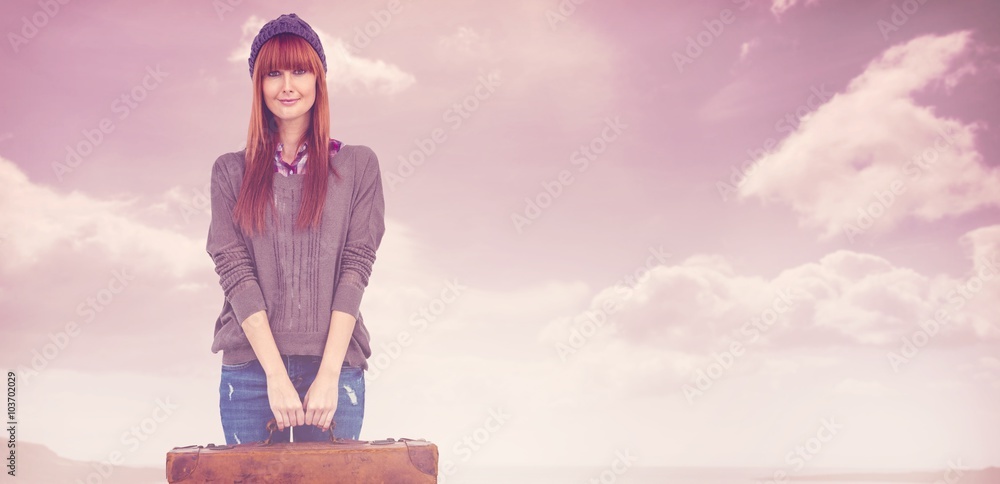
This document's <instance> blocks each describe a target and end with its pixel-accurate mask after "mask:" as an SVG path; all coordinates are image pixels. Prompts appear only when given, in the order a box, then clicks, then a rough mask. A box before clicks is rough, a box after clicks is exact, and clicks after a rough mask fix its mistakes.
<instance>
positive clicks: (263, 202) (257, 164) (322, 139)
mask: <svg viewBox="0 0 1000 484" xmlns="http://www.w3.org/2000/svg"><path fill="white" fill-rule="evenodd" d="M285 69H303V70H307V71H309V72H312V73H314V74H316V100H315V103H314V104H313V107H312V109H311V112H310V122H309V128H308V129H307V130H306V132H305V134H304V135H303V136H304V139H305V140H306V141H308V146H307V147H306V155H307V156H308V159H309V161H308V162H306V172H305V174H303V175H302V176H304V177H305V179H304V180H302V181H303V185H304V187H303V188H304V193H303V196H302V204H301V205H300V207H299V214H298V217H297V218H296V221H295V228H297V229H304V228H307V227H315V226H316V224H317V223H319V221H320V219H321V216H322V214H323V202H324V201H325V200H326V190H327V177H329V175H330V171H331V170H332V171H333V173H334V176H335V177H338V178H339V176H340V175H339V174H338V173H337V171H336V170H335V169H334V168H333V166H332V164H331V163H330V102H329V98H328V97H327V90H326V72H325V71H324V70H323V63H322V61H320V59H319V55H318V54H317V53H316V51H315V50H313V48H312V46H311V45H309V43H308V42H306V40H305V39H303V38H302V37H299V36H298V35H294V34H278V35H275V36H274V37H272V38H271V39H270V40H268V41H267V42H266V43H264V45H262V46H261V48H260V51H259V52H258V54H257V59H256V61H255V62H254V72H253V103H252V105H251V108H250V128H249V130H248V131H247V145H246V168H245V170H244V172H243V183H242V186H240V193H239V195H238V196H237V197H236V207H235V208H234V209H233V218H234V219H235V220H236V222H237V224H239V226H240V229H241V230H242V231H243V233H244V234H254V233H256V232H264V231H265V229H266V222H265V217H266V214H267V212H268V206H270V208H271V210H270V212H271V216H272V217H273V216H274V213H275V206H274V193H273V187H272V183H273V180H274V153H275V150H276V149H277V147H278V141H279V139H278V125H277V123H276V122H275V119H274V114H273V113H271V110H270V109H268V108H267V106H266V105H265V104H264V91H263V81H264V76H265V75H267V74H268V73H269V72H271V71H276V70H285ZM301 141H302V140H300V142H301ZM290 149H291V148H290ZM272 220H273V218H272Z"/></svg>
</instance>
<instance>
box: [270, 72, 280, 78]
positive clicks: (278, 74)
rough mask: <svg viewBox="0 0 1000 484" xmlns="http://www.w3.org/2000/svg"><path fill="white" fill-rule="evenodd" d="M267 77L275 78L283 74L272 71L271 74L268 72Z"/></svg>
mask: <svg viewBox="0 0 1000 484" xmlns="http://www.w3.org/2000/svg"><path fill="white" fill-rule="evenodd" d="M267 75H268V77H275V76H280V75H281V73H280V72H278V71H271V72H268V73H267Z"/></svg>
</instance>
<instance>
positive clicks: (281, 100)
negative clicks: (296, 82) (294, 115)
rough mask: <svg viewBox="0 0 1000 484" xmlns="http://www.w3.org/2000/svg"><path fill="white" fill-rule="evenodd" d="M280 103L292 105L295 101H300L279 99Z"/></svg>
mask: <svg viewBox="0 0 1000 484" xmlns="http://www.w3.org/2000/svg"><path fill="white" fill-rule="evenodd" d="M278 101H280V102H281V104H292V103H294V102H295V101H298V99H279V100H278Z"/></svg>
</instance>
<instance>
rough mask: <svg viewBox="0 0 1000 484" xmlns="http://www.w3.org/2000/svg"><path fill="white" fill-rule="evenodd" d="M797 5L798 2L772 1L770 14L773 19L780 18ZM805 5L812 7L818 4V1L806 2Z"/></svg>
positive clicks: (790, 0)
mask: <svg viewBox="0 0 1000 484" xmlns="http://www.w3.org/2000/svg"><path fill="white" fill-rule="evenodd" d="M798 3H799V0H772V1H771V13H773V14H774V16H775V17H778V18H780V17H781V15H783V14H784V13H785V12H787V11H788V10H789V9H791V8H792V7H794V6H795V5H796V4H798ZM805 3H806V5H814V4H816V3H819V0H806V2H805Z"/></svg>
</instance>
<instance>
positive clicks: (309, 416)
mask: <svg viewBox="0 0 1000 484" xmlns="http://www.w3.org/2000/svg"><path fill="white" fill-rule="evenodd" d="M318 413H319V411H318V410H316V409H315V408H309V407H308V406H307V407H306V422H305V424H306V425H312V424H313V422H316V421H317V420H319V418H318V417H319V416H318V415H317V414H318Z"/></svg>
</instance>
